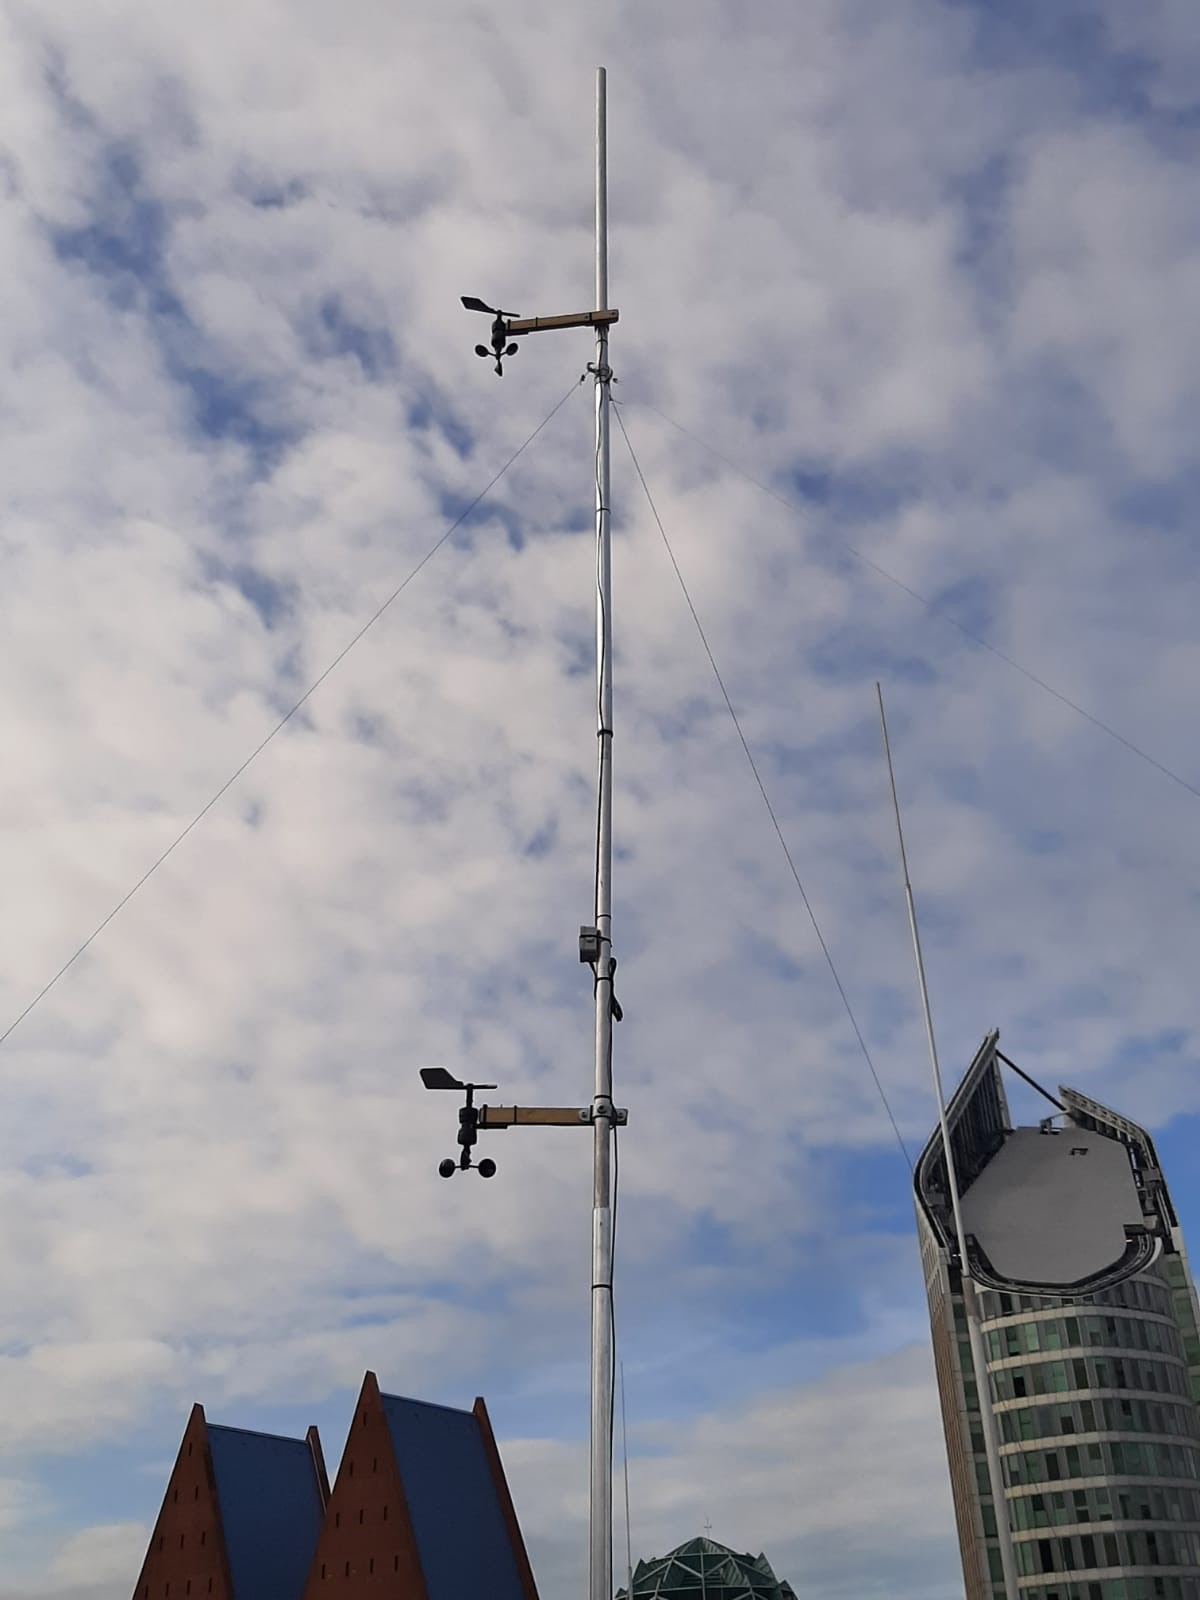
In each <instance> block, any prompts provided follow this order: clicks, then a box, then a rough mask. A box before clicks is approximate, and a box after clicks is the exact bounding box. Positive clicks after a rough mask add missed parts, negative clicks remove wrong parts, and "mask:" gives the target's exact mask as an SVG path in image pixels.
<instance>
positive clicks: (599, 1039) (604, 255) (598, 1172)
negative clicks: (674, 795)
mask: <svg viewBox="0 0 1200 1600" xmlns="http://www.w3.org/2000/svg"><path fill="white" fill-rule="evenodd" d="M607 121H608V117H607V94H606V82H605V72H604V68H603V67H597V68H596V310H597V311H605V310H607V309H608V131H607ZM593 372H594V375H595V380H596V743H597V747H598V766H599V772H598V784H597V788H598V793H597V799H596V805H597V818H596V907H595V914H596V923H595V925H596V928H597V930H598V932H599V936H600V937H599V946H600V950H599V958H598V960H597V962H596V984H595V990H596V1021H595V1042H596V1074H595V1085H596V1087H595V1095H594V1097H593V1099H592V1137H593V1159H592V1173H593V1178H592V1394H591V1402H592V1426H591V1547H590V1559H589V1563H588V1595H589V1600H612V1592H613V1590H612V1466H613V1449H612V1443H613V1441H612V1435H613V1390H614V1387H615V1383H614V1380H615V1378H616V1371H615V1368H614V1361H615V1351H614V1337H613V1235H612V1138H613V1103H612V1025H613V968H614V966H615V962H614V961H613V958H612V739H613V726H612V550H611V540H610V530H609V438H608V423H609V415H608V407H609V395H610V388H611V381H612V372H611V370H610V368H609V365H608V327H607V325H606V324H604V323H597V325H596V360H595V365H594V367H593Z"/></svg>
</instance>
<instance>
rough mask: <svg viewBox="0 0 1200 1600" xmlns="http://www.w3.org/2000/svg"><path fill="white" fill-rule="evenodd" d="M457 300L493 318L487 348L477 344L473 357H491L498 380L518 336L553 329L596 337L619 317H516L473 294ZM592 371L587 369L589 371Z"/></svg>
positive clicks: (606, 314)
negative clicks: (582, 330) (587, 331)
mask: <svg viewBox="0 0 1200 1600" xmlns="http://www.w3.org/2000/svg"><path fill="white" fill-rule="evenodd" d="M461 298H462V303H463V305H464V306H466V308H467V310H468V311H482V312H484V313H486V315H487V316H489V317H493V318H494V319H495V320H494V321H493V323H492V347H491V349H490V350H489V349H488V347H487V345H485V344H477V345H476V346H475V354H476V355H477V356H482V357H483V358H484V360H485V361H488V360H491V359H492V358H493V357H494V358H495V362H496V376H497V377H499V378H502V377H503V376H504V357H505V356H515V355H516V353H517V350H518V348H519V347H518V345H517V344H516V343H515V340H516V339H518V338H519V337H520V336H521V334H523V333H546V332H548V331H549V330H551V329H553V328H595V329H596V331H597V335H599V333H600V330H601V329H607V328H608V327H609V326H610V324H612V323H614V322H616V320H617V318H618V317H619V316H620V312H619V311H607V310H605V311H568V312H567V313H566V315H565V316H561V317H518V316H517V314H516V312H515V311H497V310H496V308H495V306H489V305H485V304H484V302H483V301H482V300H480V299H479V298H478V297H477V296H476V295H473V294H464V295H463V296H462V297H461ZM510 341H514V342H511V343H510ZM594 370H595V369H594V368H589V371H594ZM611 376H612V374H611V373H610V374H609V377H610V378H611ZM606 381H607V380H606Z"/></svg>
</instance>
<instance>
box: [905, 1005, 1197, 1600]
mask: <svg viewBox="0 0 1200 1600" xmlns="http://www.w3.org/2000/svg"><path fill="white" fill-rule="evenodd" d="M998 1037H999V1036H998V1035H997V1034H996V1033H991V1034H989V1035H988V1036H987V1038H986V1039H985V1040H984V1042H983V1045H982V1046H981V1048H980V1050H979V1052H978V1054H977V1055H976V1057H975V1060H974V1061H973V1062H972V1063H971V1066H970V1067H969V1069H968V1071H967V1073H966V1074H965V1076H964V1078H963V1080H962V1083H961V1084H960V1085H959V1087H958V1089H957V1091H956V1092H955V1094H954V1096H953V1097H952V1099H951V1101H950V1104H949V1107H948V1108H947V1118H948V1124H949V1128H950V1138H951V1144H952V1146H953V1150H954V1158H955V1167H956V1169H957V1172H958V1180H959V1184H960V1186H961V1190H960V1199H961V1207H962V1215H963V1229H964V1233H965V1235H966V1250H967V1257H968V1260H967V1267H968V1269H969V1273H970V1276H971V1277H972V1278H973V1279H974V1280H975V1283H976V1284H977V1285H982V1286H984V1287H983V1291H982V1292H981V1293H979V1294H978V1300H979V1305H980V1316H981V1325H982V1331H983V1336H984V1348H985V1350H986V1368H987V1370H986V1373H983V1374H981V1373H977V1372H976V1370H975V1366H974V1363H973V1361H972V1358H971V1345H970V1341H969V1338H968V1328H967V1321H966V1315H965V1310H964V1303H963V1294H962V1289H963V1274H962V1263H961V1262H959V1260H958V1258H957V1257H958V1252H957V1248H956V1240H955V1233H954V1228H953V1222H952V1218H951V1208H950V1196H949V1191H948V1188H947V1183H946V1163H945V1153H944V1150H943V1148H942V1144H941V1136H940V1133H935V1134H934V1135H933V1136H932V1137H931V1138H930V1140H929V1143H928V1144H927V1145H926V1147H925V1149H924V1150H923V1152H922V1153H921V1156H920V1158H919V1159H918V1162H917V1167H916V1171H915V1174H914V1188H915V1198H916V1205H917V1224H918V1235H919V1238H920V1245H921V1259H922V1265H923V1267H924V1272H925V1285H926V1291H927V1294H928V1297H929V1311H930V1323H931V1327H932V1333H933V1350H934V1365H935V1368H936V1372H937V1380H938V1390H939V1395H940V1399H941V1409H942V1423H943V1428H944V1431H945V1435H946V1449H947V1455H948V1458H949V1463H950V1481H951V1488H952V1491H953V1496H954V1509H955V1517H956V1521H957V1527H958V1536H959V1545H960V1549H961V1553H962V1562H963V1576H964V1579H965V1583H966V1593H967V1600H1005V1590H1004V1585H1003V1570H1002V1563H1001V1557H1000V1548H999V1539H998V1526H997V1507H996V1505H995V1502H994V1500H993V1497H992V1484H991V1479H990V1476H989V1472H988V1468H987V1458H986V1452H985V1440H984V1428H983V1424H984V1420H985V1418H984V1413H983V1411H982V1409H981V1408H982V1406H984V1405H986V1406H988V1407H990V1409H991V1411H992V1413H993V1415H994V1417H995V1421H996V1424H997V1433H998V1439H999V1456H1000V1467H1001V1476H1002V1480H1003V1484H1002V1487H1003V1497H1004V1503H1005V1508H1006V1515H1007V1521H1008V1525H1009V1527H1010V1528H1011V1530H1012V1540H1013V1547H1014V1553H1015V1556H1016V1570H1017V1574H1018V1584H1019V1590H1020V1594H1021V1596H1022V1600H1200V1406H1198V1405H1197V1397H1200V1333H1198V1330H1197V1314H1198V1308H1197V1301H1196V1291H1195V1287H1194V1285H1193V1282H1192V1277H1191V1273H1190V1271H1189V1268H1188V1263H1187V1256H1186V1253H1185V1250H1184V1243H1183V1236H1182V1233H1181V1232H1180V1229H1179V1224H1178V1219H1177V1217H1176V1215H1175V1211H1174V1208H1173V1206H1172V1204H1171V1198H1170V1195H1169V1193H1168V1190H1167V1186H1166V1182H1165V1180H1164V1178H1163V1175H1162V1171H1161V1169H1160V1167H1159V1164H1158V1157H1157V1154H1156V1152H1155V1149H1154V1144H1153V1141H1152V1140H1151V1138H1150V1136H1149V1134H1147V1132H1146V1131H1145V1129H1143V1128H1141V1127H1139V1126H1138V1125H1137V1124H1136V1123H1134V1122H1132V1121H1130V1120H1129V1119H1128V1118H1127V1117H1124V1116H1122V1115H1120V1114H1118V1113H1117V1112H1114V1111H1110V1110H1109V1109H1108V1108H1107V1107H1106V1106H1102V1105H1101V1104H1099V1102H1097V1101H1095V1100H1091V1099H1089V1098H1088V1096H1086V1095H1083V1094H1080V1093H1079V1092H1078V1091H1076V1090H1072V1089H1065V1088H1063V1089H1060V1090H1059V1091H1058V1099H1057V1101H1056V1102H1055V1103H1056V1105H1057V1106H1058V1107H1059V1108H1060V1109H1059V1112H1058V1114H1057V1115H1056V1116H1054V1117H1053V1118H1048V1119H1047V1121H1046V1122H1044V1123H1043V1124H1042V1125H1041V1126H1040V1127H1036V1128H1014V1127H1013V1126H1012V1121H1011V1118H1010V1116H1009V1111H1008V1102H1007V1098H1006V1096H1005V1092H1004V1083H1003V1080H1002V1076H1001V1064H1000V1059H999V1056H998ZM1043 1092H1044V1091H1043ZM981 1381H982V1382H983V1383H984V1384H985V1385H986V1387H984V1388H983V1389H982V1390H981V1387H980V1384H981Z"/></svg>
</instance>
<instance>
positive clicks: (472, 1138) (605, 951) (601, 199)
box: [421, 67, 628, 1600]
mask: <svg viewBox="0 0 1200 1600" xmlns="http://www.w3.org/2000/svg"><path fill="white" fill-rule="evenodd" d="M462 303H463V305H464V306H465V307H466V309H467V310H468V311H479V312H482V313H483V314H484V315H485V316H489V317H491V318H492V339H491V345H490V347H489V346H488V345H484V344H478V345H476V346H475V353H476V355H479V356H482V357H483V358H484V359H485V360H494V361H495V364H496V366H495V371H496V374H497V376H498V377H503V376H504V362H505V360H506V359H507V358H508V357H510V356H513V355H515V354H516V352H517V350H518V348H519V346H518V344H517V340H519V339H520V338H521V337H523V336H524V335H525V334H529V333H549V332H552V331H554V330H555V329H558V328H594V329H595V332H596V359H595V361H594V362H589V363H588V371H589V372H590V373H591V374H592V376H593V378H594V380H595V391H596V455H595V495H596V499H595V508H596V513H595V514H596V570H595V585H596V685H597V697H596V724H597V725H596V738H597V750H598V758H599V759H598V767H599V770H598V774H597V815H596V892H595V902H594V907H593V911H592V916H591V920H590V921H589V922H588V923H586V924H585V925H584V926H583V927H582V928H580V930H579V959H580V961H581V962H583V963H584V964H585V965H586V966H589V967H590V968H591V970H592V980H593V981H592V989H593V994H594V1000H595V1023H594V1030H593V1042H594V1049H595V1070H594V1091H593V1094H592V1099H591V1102H590V1104H588V1105H586V1106H486V1105H481V1106H477V1105H476V1104H475V1091H476V1090H478V1089H485V1088H494V1087H495V1085H494V1084H480V1083H464V1082H461V1081H460V1080H459V1079H458V1078H456V1077H454V1076H453V1075H452V1074H451V1073H450V1072H448V1071H447V1070H446V1069H445V1068H444V1067H426V1068H425V1069H424V1070H423V1071H422V1073H421V1078H422V1081H423V1082H424V1084H425V1087H426V1088H427V1089H457V1090H462V1091H463V1093H464V1095H465V1104H464V1105H463V1106H461V1107H460V1109H459V1114H458V1118H459V1127H458V1144H459V1155H458V1158H457V1160H455V1159H453V1158H447V1159H446V1160H444V1161H443V1162H442V1163H441V1165H440V1167H439V1169H438V1170H439V1171H440V1172H441V1174H442V1176H443V1177H446V1178H450V1177H453V1176H454V1174H455V1173H456V1172H466V1171H469V1170H470V1169H471V1168H472V1167H474V1169H475V1170H476V1171H477V1172H478V1173H479V1175H480V1176H481V1177H484V1178H490V1177H492V1176H493V1174H494V1173H495V1171H496V1163H495V1162H494V1161H491V1160H489V1159H484V1160H482V1161H480V1162H478V1163H476V1162H474V1161H473V1160H472V1157H471V1152H472V1150H473V1148H474V1146H475V1142H476V1139H477V1137H478V1135H479V1133H480V1132H486V1131H489V1130H491V1129H493V1128H513V1127H521V1126H527V1127H528V1126H538V1127H555V1126H557V1127H577V1128H578V1127H585V1128H586V1127H590V1128H591V1130H592V1162H591V1168H592V1247H591V1276H590V1278H589V1280H588V1281H589V1283H590V1284H591V1297H592V1354H591V1474H590V1490H591V1495H590V1498H591V1536H590V1550H589V1561H588V1596H589V1600H612V1592H613V1590H612V1435H613V1398H614V1389H615V1377H616V1367H615V1354H614V1343H615V1340H614V1319H613V1298H612V1295H613V1228H612V1221H613V1210H612V1206H613V1194H612V1145H613V1137H614V1130H615V1129H616V1128H618V1127H622V1126H624V1124H625V1122H626V1121H627V1118H628V1114H627V1112H625V1111H624V1110H619V1109H618V1108H617V1107H616V1106H614V1105H613V1100H612V1026H613V1023H614V1022H619V1021H620V1020H621V1008H620V1006H619V1005H618V1003H617V999H616V996H615V995H614V993H613V980H614V975H615V973H616V970H617V962H616V958H615V957H614V955H613V953H612V740H613V717H612V658H613V652H612V541H611V534H610V527H609V515H610V512H609V477H610V473H609V404H610V399H611V388H612V383H613V374H612V368H611V367H610V366H609V364H608V331H609V328H610V327H611V325H612V324H613V323H614V322H616V320H617V316H618V313H617V312H616V311H615V310H612V309H610V308H609V305H608V143H607V93H606V79H605V72H604V68H603V67H598V68H597V69H596V294H595V305H596V309H595V310H594V311H577V312H569V313H567V314H566V315H561V316H550V317H524V318H522V317H518V316H517V315H516V314H515V313H514V312H511V311H501V310H498V309H497V308H496V307H495V306H490V305H488V304H487V302H486V301H484V300H480V299H478V298H477V297H476V296H474V295H463V296H462ZM590 475H591V473H590V471H589V476H590Z"/></svg>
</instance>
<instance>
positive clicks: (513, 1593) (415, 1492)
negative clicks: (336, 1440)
mask: <svg viewBox="0 0 1200 1600" xmlns="http://www.w3.org/2000/svg"><path fill="white" fill-rule="evenodd" d="M381 1398H382V1400H383V1411H384V1416H385V1417H386V1418H387V1424H388V1431H389V1433H390V1434H391V1438H392V1448H393V1449H394V1450H395V1452H396V1461H397V1464H398V1465H399V1468H400V1477H401V1480H402V1482H403V1484H404V1494H405V1498H406V1499H407V1501H408V1510H409V1515H410V1517H411V1518H412V1525H413V1533H414V1535H415V1537H416V1541H417V1554H418V1556H419V1558H420V1562H421V1571H422V1572H423V1574H424V1576H425V1587H426V1590H427V1591H428V1595H429V1600H479V1596H480V1595H481V1594H486V1595H487V1597H488V1600H526V1596H525V1590H524V1587H523V1586H522V1583H521V1574H520V1570H519V1569H518V1567H517V1561H516V1556H515V1555H514V1553H513V1547H512V1542H511V1540H510V1539H509V1535H508V1527H507V1525H506V1523H505V1521H504V1513H503V1510H502V1508H501V1503H500V1496H499V1494H498V1493H497V1490H496V1485H495V1483H494V1482H493V1480H492V1474H491V1470H490V1468H489V1465H488V1458H487V1454H486V1452H485V1449H484V1443H483V1434H482V1432H481V1430H480V1427H479V1423H478V1421H477V1420H476V1418H475V1416H474V1414H473V1413H472V1412H470V1411H454V1410H451V1409H450V1407H448V1406H434V1405H428V1404H426V1402H424V1401H422V1400H403V1399H401V1398H399V1397H398V1396H397V1395H391V1394H385V1395H383V1396H381ZM239 1600H240V1597H239Z"/></svg>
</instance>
